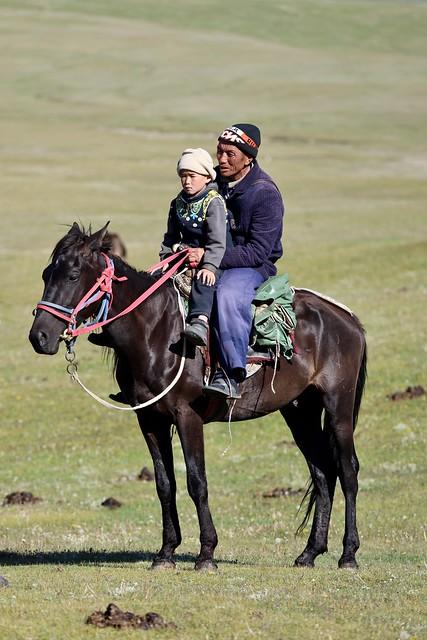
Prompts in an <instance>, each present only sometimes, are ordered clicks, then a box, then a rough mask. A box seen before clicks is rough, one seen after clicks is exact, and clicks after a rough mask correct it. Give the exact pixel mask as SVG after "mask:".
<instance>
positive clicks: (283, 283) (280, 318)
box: [252, 273, 297, 360]
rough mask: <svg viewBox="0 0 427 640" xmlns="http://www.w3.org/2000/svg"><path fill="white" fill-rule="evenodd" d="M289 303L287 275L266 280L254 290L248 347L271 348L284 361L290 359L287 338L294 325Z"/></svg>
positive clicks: (289, 292)
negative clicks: (250, 342)
mask: <svg viewBox="0 0 427 640" xmlns="http://www.w3.org/2000/svg"><path fill="white" fill-rule="evenodd" d="M293 301H294V290H293V288H292V287H291V286H290V284H289V278H288V274H287V273H285V274H283V275H279V276H273V277H272V278H269V279H268V280H266V282H264V283H263V284H262V285H261V286H260V287H259V288H258V289H257V291H256V294H255V298H254V299H253V301H252V311H253V331H252V344H255V345H258V346H259V347H272V348H275V349H276V351H278V350H280V353H281V354H282V355H284V356H285V358H287V359H288V360H290V359H291V358H292V356H293V353H294V348H293V343H292V338H291V335H292V333H293V332H294V330H295V327H296V324H297V319H296V315H295V311H294V306H293Z"/></svg>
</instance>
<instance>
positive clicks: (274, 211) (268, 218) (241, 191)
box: [218, 161, 284, 279]
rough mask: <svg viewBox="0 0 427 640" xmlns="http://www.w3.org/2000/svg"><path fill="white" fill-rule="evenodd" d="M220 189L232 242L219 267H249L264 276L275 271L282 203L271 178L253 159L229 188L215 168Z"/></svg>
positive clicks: (282, 212) (278, 252) (279, 251)
mask: <svg viewBox="0 0 427 640" xmlns="http://www.w3.org/2000/svg"><path fill="white" fill-rule="evenodd" d="M218 187H219V192H220V193H221V195H222V196H224V198H225V200H226V203H227V209H228V211H229V212H230V214H231V220H230V227H231V235H232V238H233V246H227V249H226V250H225V253H224V257H223V259H222V261H221V265H220V268H221V269H233V268H238V267H252V268H254V269H257V271H259V272H260V273H261V274H262V275H263V277H264V278H265V279H267V278H269V277H270V276H274V275H275V274H276V273H277V269H276V267H275V262H276V261H277V260H278V259H279V258H280V257H281V255H282V253H283V249H282V242H281V237H282V229H283V216H284V205H283V200H282V197H281V195H280V192H279V190H278V188H277V187H276V185H275V184H274V182H273V180H272V179H271V178H270V176H268V175H267V174H266V173H265V172H264V171H263V170H262V169H261V168H260V167H259V165H258V163H257V162H256V161H254V164H253V167H252V169H251V170H250V171H249V173H248V174H247V175H246V176H245V177H244V178H243V180H241V181H240V182H239V183H238V184H237V185H236V186H235V187H234V188H232V189H231V190H229V189H228V186H227V183H226V182H224V181H223V180H221V175H220V174H219V170H218Z"/></svg>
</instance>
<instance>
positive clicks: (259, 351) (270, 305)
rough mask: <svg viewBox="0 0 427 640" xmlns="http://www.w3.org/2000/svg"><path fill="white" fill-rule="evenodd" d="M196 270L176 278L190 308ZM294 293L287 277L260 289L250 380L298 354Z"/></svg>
mask: <svg viewBox="0 0 427 640" xmlns="http://www.w3.org/2000/svg"><path fill="white" fill-rule="evenodd" d="M194 274H195V269H187V271H185V272H183V273H179V274H177V275H176V276H175V285H176V287H177V289H178V291H179V292H180V294H181V295H182V297H183V299H184V304H185V305H186V306H187V307H188V299H189V297H190V292H191V284H192V279H193V277H194ZM293 298H294V290H293V288H292V287H291V286H290V285H289V281H288V276H287V274H285V275H280V276H273V277H271V278H269V279H268V280H267V281H266V282H264V283H263V284H262V285H261V286H260V287H259V288H258V289H257V292H256V295H255V298H254V300H253V302H252V314H253V326H252V333H251V338H250V345H249V348H248V354H247V360H246V371H247V377H249V376H250V375H253V374H254V373H256V371H258V369H259V368H260V367H261V366H262V365H263V364H268V363H272V362H274V361H275V360H277V358H278V357H279V355H280V354H281V355H283V356H284V357H285V358H286V359H288V360H290V359H291V358H292V356H293V353H294V351H295V347H294V339H293V334H294V330H295V327H296V316H295V312H294V309H293ZM201 350H202V354H203V357H204V360H205V365H206V368H207V369H210V364H211V358H210V353H209V349H207V348H202V349H201Z"/></svg>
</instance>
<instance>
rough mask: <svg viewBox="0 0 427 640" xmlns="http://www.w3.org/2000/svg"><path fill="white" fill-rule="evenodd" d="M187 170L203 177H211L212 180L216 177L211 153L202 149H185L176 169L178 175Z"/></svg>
mask: <svg viewBox="0 0 427 640" xmlns="http://www.w3.org/2000/svg"><path fill="white" fill-rule="evenodd" d="M185 169H186V170H187V171H194V173H200V174H201V175H202V176H210V177H211V178H212V180H215V177H216V173H215V171H214V165H213V160H212V158H211V155H210V153H209V152H208V151H206V149H201V148H200V147H199V148H197V149H185V150H184V151H183V152H182V154H181V157H180V159H179V160H178V164H177V167H176V170H177V173H178V175H179V173H180V171H184V170H185Z"/></svg>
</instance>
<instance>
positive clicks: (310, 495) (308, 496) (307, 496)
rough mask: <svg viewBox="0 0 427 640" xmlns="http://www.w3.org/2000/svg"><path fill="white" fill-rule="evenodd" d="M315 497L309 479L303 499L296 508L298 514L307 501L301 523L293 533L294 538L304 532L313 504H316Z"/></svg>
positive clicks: (312, 484)
mask: <svg viewBox="0 0 427 640" xmlns="http://www.w3.org/2000/svg"><path fill="white" fill-rule="evenodd" d="M316 495H317V494H316V491H315V487H314V482H313V479H312V478H311V479H310V482H309V485H308V487H307V491H306V492H305V494H304V497H303V499H302V500H301V503H300V506H299V508H298V513H299V512H300V511H301V509H302V505H303V504H304V502H305V501H306V500H307V499H308V505H307V509H306V511H305V515H304V518H303V521H302V522H301V524H300V525H299V527H298V529H297V530H296V531H295V535H296V536H299V535H300V534H301V533H302V532H303V531H304V529H305V528H306V526H307V524H308V521H309V519H310V515H311V512H312V510H313V507H314V504H315V502H316Z"/></svg>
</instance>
